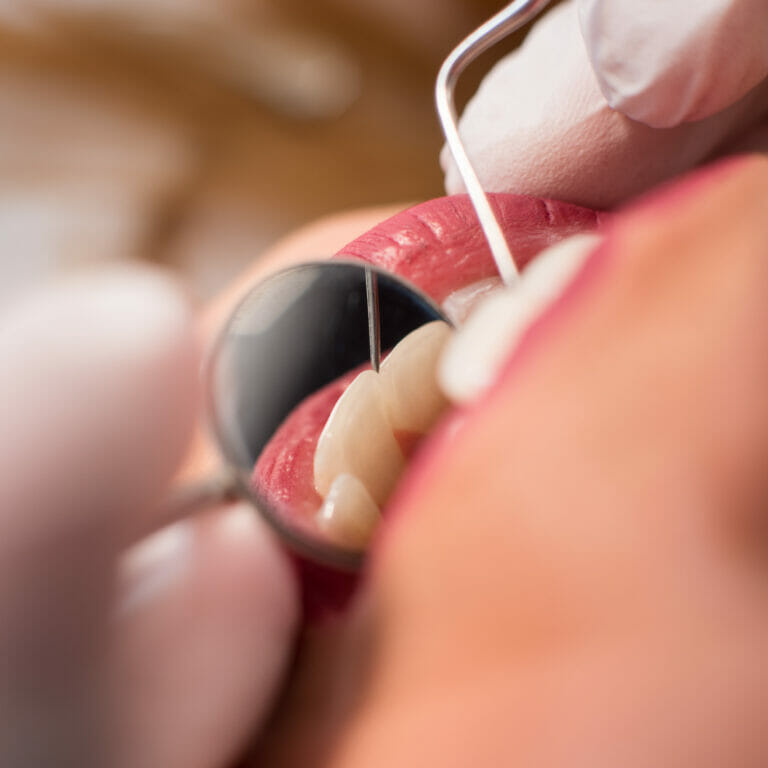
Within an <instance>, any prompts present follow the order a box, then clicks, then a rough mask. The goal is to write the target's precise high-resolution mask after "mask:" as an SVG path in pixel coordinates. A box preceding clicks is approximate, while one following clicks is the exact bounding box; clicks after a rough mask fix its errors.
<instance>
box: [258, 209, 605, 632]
mask: <svg viewBox="0 0 768 768" xmlns="http://www.w3.org/2000/svg"><path fill="white" fill-rule="evenodd" d="M491 203H492V205H493V207H494V208H495V211H496V214H497V216H498V218H499V221H500V222H501V224H502V227H503V229H504V232H505V234H506V236H507V239H508V242H509V245H510V248H511V250H512V252H513V254H514V257H515V261H516V263H517V264H518V266H519V267H521V268H523V267H524V266H525V265H526V264H527V263H528V262H529V261H531V259H533V258H534V257H535V256H536V254H537V253H539V252H540V251H541V250H543V249H544V248H546V247H547V246H549V245H551V244H553V243H555V242H557V241H559V240H562V239H564V238H566V237H569V236H571V235H574V234H577V233H579V232H584V231H590V230H595V229H597V228H598V227H599V226H600V225H601V223H602V218H603V215H601V214H599V213H596V212H594V211H591V210H588V209H585V208H581V207H579V206H575V205H570V204H567V203H560V202H555V201H546V200H541V199H537V198H530V197H524V196H517V195H491ZM337 256H340V257H344V258H350V257H352V258H356V259H360V260H363V261H366V262H369V263H371V264H374V265H376V266H379V267H382V268H384V269H386V270H388V271H390V272H392V273H395V274H397V275H399V276H401V277H403V278H405V279H406V280H409V281H410V282H411V283H413V284H415V285H416V286H417V287H419V288H421V289H422V290H423V291H424V292H425V293H427V294H428V295H430V296H431V297H432V298H433V299H434V300H435V301H437V302H439V303H442V302H444V301H445V300H446V299H447V298H448V297H449V296H450V295H451V294H452V293H454V292H455V291H457V290H459V289H461V288H464V287H466V286H468V285H471V284H473V283H476V282H479V281H481V280H485V279H488V278H491V277H496V276H497V274H498V273H497V271H496V267H495V264H494V262H493V259H492V257H491V254H490V251H489V249H488V247H487V244H486V242H485V238H484V236H483V234H482V231H481V230H480V227H479V225H478V223H477V219H476V217H475V214H474V211H473V209H472V205H471V202H470V201H469V198H468V197H467V196H466V195H458V196H454V197H447V198H440V199H437V200H432V201H429V202H427V203H423V204H421V205H418V206H415V207H414V208H411V209H409V210H407V211H404V212H403V213H400V214H397V215H396V216H394V217H392V218H390V219H388V220H387V221H385V222H383V223H382V224H380V225H378V226H377V227H374V228H373V229H372V230H370V231H368V232H366V233H365V234H363V235H362V236H361V237H359V238H357V239H356V240H354V241H353V242H352V243H350V244H349V245H348V246H346V247H345V248H344V249H342V250H341V251H340V252H339V253H338V254H337ZM355 375H356V372H351V373H349V374H347V375H345V376H343V377H341V378H340V379H338V380H337V381H335V382H333V383H332V384H330V385H328V386H326V387H324V388H323V389H322V390H320V391H319V392H317V393H315V394H314V395H312V396H310V397H309V398H307V399H306V400H304V401H303V402H302V403H301V404H300V405H299V406H298V407H297V408H296V409H295V410H294V411H293V413H292V414H291V415H290V416H289V417H288V419H286V421H285V422H284V423H283V424H282V426H281V427H280V428H279V430H278V431H277V433H276V434H275V436H274V437H273V438H272V440H271V441H270V443H269V444H268V445H267V447H266V448H265V449H264V451H263V453H262V454H261V456H260V457H259V460H258V462H257V464H256V467H255V468H254V473H253V478H252V483H253V484H254V486H255V487H256V488H258V492H259V495H260V496H261V497H262V498H266V499H267V500H271V501H272V505H273V507H274V508H275V510H276V511H277V512H278V513H279V514H281V515H282V516H283V518H284V519H289V520H291V521H292V523H294V525H295V527H297V528H298V529H299V530H304V531H306V532H307V533H309V534H310V536H312V535H318V534H317V532H316V531H315V530H314V517H315V513H316V511H317V509H318V508H319V506H320V503H321V499H320V498H319V496H318V494H317V492H316V491H315V488H314V483H313V460H314V453H315V447H316V445H317V440H318V437H319V435H320V432H321V431H322V428H323V426H324V424H325V422H326V420H327V418H328V416H329V414H330V412H331V410H332V408H333V406H334V405H335V403H336V401H337V400H338V398H339V397H341V394H342V393H343V392H344V389H345V388H346V386H348V384H349V383H350V382H351V381H352V379H353V378H354V376H355ZM296 564H297V567H298V570H299V574H300V577H301V581H302V586H303V590H302V592H303V595H304V609H305V616H306V618H307V620H317V619H319V618H322V617H325V616H328V615H335V614H337V613H339V612H340V611H342V610H343V609H344V607H345V606H346V604H347V602H348V599H349V597H350V596H351V594H352V593H353V591H354V587H355V585H356V583H357V579H356V578H355V576H353V575H351V574H347V573H340V572H335V571H332V570H330V569H328V568H325V567H323V566H318V565H316V564H311V563H308V562H307V561H305V560H303V559H302V558H296Z"/></svg>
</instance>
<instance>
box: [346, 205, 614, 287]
mask: <svg viewBox="0 0 768 768" xmlns="http://www.w3.org/2000/svg"><path fill="white" fill-rule="evenodd" d="M490 199H491V205H492V206H493V208H494V211H495V212H496V215H497V216H498V217H499V221H500V222H501V225H502V229H503V230H504V233H505V235H506V236H507V241H508V242H509V246H510V248H511V250H512V252H513V254H514V257H515V261H516V263H517V265H518V267H520V268H521V269H522V268H524V267H525V265H526V264H528V262H529V261H531V259H532V258H533V257H534V256H536V254H537V253H539V252H540V251H542V250H543V249H544V248H546V247H547V246H549V245H552V244H553V243H555V242H557V241H558V240H562V239H564V238H566V237H570V236H571V235H575V234H577V233H579V232H584V231H588V230H594V229H597V228H598V227H600V226H601V224H602V223H603V222H604V220H605V219H606V214H603V213H599V212H597V211H593V210H590V209H588V208H582V207H580V206H578V205H572V204H570V203H561V202H558V201H554V200H542V199H541V198H535V197H527V196H524V195H508V194H497V195H490ZM337 256H345V257H350V256H351V257H354V258H358V259H362V260H363V261H367V262H370V263H372V264H376V265H377V266H380V267H383V268H384V269H387V270H389V271H390V272H393V273H395V274H397V275H400V276H401V277H404V278H405V279H407V280H410V281H411V282H412V283H414V284H415V285H417V286H418V287H419V288H421V289H422V290H423V291H425V292H426V293H428V294H429V295H430V296H431V297H432V298H433V299H434V300H435V301H437V302H442V301H443V300H445V298H446V297H447V296H448V295H449V294H450V293H452V292H453V291H455V290H457V289H458V288H462V287H464V286H465V285H469V284H471V283H474V282H477V281H478V280H482V279H484V278H488V277H494V276H496V275H497V274H498V273H497V271H496V265H495V264H494V263H493V258H492V257H491V252H490V250H489V248H488V244H487V243H486V241H485V236H484V235H483V232H482V230H481V229H480V225H479V223H478V221H477V216H476V215H475V211H474V208H473V207H472V203H471V202H470V200H469V197H468V196H467V195H454V196H452V197H440V198H437V199H436V200H429V201H428V202H426V203H421V204H420V205H416V206H414V207H413V208H409V209H408V210H407V211H403V212H402V213H398V214H397V215H395V216H393V217H392V218H390V219H387V220H386V221H384V222H382V223H381V224H379V225H378V226H377V227H374V228H373V229H371V230H369V231H368V232H366V233H365V234H363V235H361V236H360V237H358V238H357V239H356V240H353V241H352V242H351V243H350V244H349V245H347V246H346V247H344V248H342V249H341V251H339V253H338V254H337Z"/></svg>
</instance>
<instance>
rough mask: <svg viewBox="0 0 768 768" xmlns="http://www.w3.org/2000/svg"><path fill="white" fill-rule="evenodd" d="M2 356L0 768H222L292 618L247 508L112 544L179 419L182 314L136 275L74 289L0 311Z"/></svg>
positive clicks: (185, 326)
mask: <svg viewBox="0 0 768 768" xmlns="http://www.w3.org/2000/svg"><path fill="white" fill-rule="evenodd" d="M0 359H2V365H0V425H2V429H1V430H0V431H1V432H2V440H3V448H2V450H0V765H2V766H3V767H4V768H30V767H31V766H60V767H61V768H103V767H104V766H110V768H118V767H119V768H145V767H147V766H160V765H162V766H165V767H166V768H218V766H223V765H226V764H227V763H228V761H231V760H232V759H233V757H234V756H235V755H236V752H237V751H238V750H239V749H241V748H242V747H243V745H244V742H245V740H246V739H247V738H248V736H249V735H250V734H251V733H252V729H253V728H254V727H256V726H257V725H258V723H259V721H260V719H261V718H262V717H263V716H264V714H265V711H266V708H267V706H268V704H269V703H270V700H271V696H272V693H273V692H274V690H275V687H276V684H277V682H278V680H279V677H280V673H281V670H282V669H283V665H284V662H285V660H286V657H287V655H288V654H289V652H290V646H291V637H292V631H293V625H294V621H295V617H296V613H297V609H296V603H295V593H294V586H293V582H292V576H291V574H290V572H289V570H288V568H287V566H286V563H285V562H284V561H283V559H282V555H281V554H280V552H279V551H278V549H277V548H276V546H275V544H274V542H273V540H272V538H271V536H270V535H269V534H268V533H267V531H266V530H265V529H264V526H263V524H261V523H260V521H259V519H258V518H257V517H256V515H255V514H254V513H253V510H250V509H247V510H246V509H242V508H234V509H229V510H218V511H214V512H211V513H210V514H207V515H205V516H203V517H201V518H199V519H195V520H191V521H188V522H184V523H181V524H178V525H175V526H173V527H171V528H168V529H166V530H164V531H161V532H159V533H156V534H154V535H153V536H151V537H150V538H149V539H147V540H145V541H144V542H142V543H139V544H138V545H136V546H130V545H131V543H132V542H134V541H136V539H137V536H138V534H139V532H140V531H148V530H153V527H154V526H153V521H152V516H151V512H150V510H152V509H153V507H154V505H155V504H156V503H157V501H158V499H159V497H160V495H161V493H162V492H163V491H164V489H165V488H166V486H167V484H168V482H169V477H170V475H171V473H172V472H173V471H174V469H175V467H176V465H177V464H178V462H179V461H180V459H181V457H182V453H183V451H184V449H185V446H186V443H187V438H188V437H189V434H190V431H191V427H192V424H193V421H194V417H195V415H196V406H197V397H196V395H197V385H196V382H197V381H198V379H199V359H198V350H197V343H196V339H195V333H194V330H193V325H192V322H191V315H190V313H189V310H188V309H187V307H186V305H185V303H184V302H183V301H182V300H181V298H180V297H179V295H178V294H177V292H176V291H175V289H173V287H172V286H171V285H170V284H169V283H168V282H167V281H166V280H165V279H164V278H162V277H160V276H158V275H157V274H154V273H151V272H142V271H128V270H120V271H117V272H116V273H115V274H112V273H104V274H101V275H96V276H92V277H88V278H86V277H78V278H72V279H70V280H68V281H67V282H65V283H64V284H63V285H61V286H59V287H51V288H47V289H44V290H41V291H39V292H38V293H37V294H35V295H32V296H30V297H29V298H27V299H24V300H17V303H15V304H13V305H9V306H8V307H5V308H4V309H3V311H2V314H0Z"/></svg>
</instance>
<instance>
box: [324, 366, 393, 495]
mask: <svg viewBox="0 0 768 768" xmlns="http://www.w3.org/2000/svg"><path fill="white" fill-rule="evenodd" d="M404 464H405V460H404V458H403V454H402V452H401V451H400V447H399V445H398V444H397V440H396V439H395V436H394V434H393V432H392V426H391V424H390V422H389V419H388V417H387V413H386V410H385V407H384V399H383V396H382V392H381V388H380V386H379V377H378V375H377V374H376V373H374V372H373V371H363V373H361V374H360V375H359V376H357V378H355V380H354V381H353V382H352V383H351V384H350V385H349V387H347V389H346V391H345V392H344V394H343V395H342V396H341V397H340V398H339V400H338V401H337V403H336V405H335V407H334V409H333V411H331V415H330V416H329V418H328V421H327V423H326V425H325V427H324V429H323V431H322V433H321V434H320V438H319V440H318V442H317V449H316V450H315V463H314V473H315V488H316V489H317V492H318V493H319V494H320V495H321V496H327V495H328V493H329V491H330V489H331V485H332V484H333V481H334V480H335V479H336V477H337V476H338V475H341V474H352V475H355V476H356V477H357V478H358V479H359V480H360V482H361V483H362V484H363V485H364V486H365V487H366V489H367V490H368V492H369V493H370V495H371V496H372V497H373V500H374V501H375V502H376V503H377V504H378V505H380V506H381V505H383V504H384V502H385V501H386V500H387V497H388V496H389V494H390V491H391V490H392V488H394V486H395V483H396V482H397V478H398V477H399V475H400V473H401V472H402V470H403V466H404Z"/></svg>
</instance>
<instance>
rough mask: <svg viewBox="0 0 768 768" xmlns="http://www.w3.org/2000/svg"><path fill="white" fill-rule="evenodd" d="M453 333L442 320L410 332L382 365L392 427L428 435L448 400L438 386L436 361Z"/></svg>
mask: <svg viewBox="0 0 768 768" xmlns="http://www.w3.org/2000/svg"><path fill="white" fill-rule="evenodd" d="M450 334H451V329H450V327H449V326H448V324H447V323H444V322H442V321H440V320H438V321H435V322H434V323H428V324H427V325H423V326H421V328H417V329H416V330H415V331H413V332H412V333H409V334H408V335H407V336H406V337H405V338H404V339H403V340H402V341H401V342H400V343H399V344H398V345H397V346H396V347H395V348H394V349H393V350H392V352H390V354H389V355H388V356H387V358H386V359H385V360H384V362H383V363H382V364H381V372H380V374H379V381H380V384H381V389H382V392H383V395H384V402H385V405H386V409H387V414H388V416H389V420H390V423H391V424H392V428H393V429H395V430H403V431H408V432H414V433H416V434H418V435H423V434H426V433H427V432H428V431H429V429H430V428H431V427H432V425H433V424H434V423H435V421H436V419H437V418H438V416H440V414H441V413H442V412H443V410H444V409H445V407H446V405H447V404H448V400H447V399H446V397H445V395H444V394H443V393H442V391H441V389H440V387H439V386H438V384H437V376H436V373H435V371H436V369H437V361H438V359H439V357H440V352H441V351H442V349H443V347H444V346H445V343H446V342H447V341H448V337H449V336H450Z"/></svg>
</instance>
